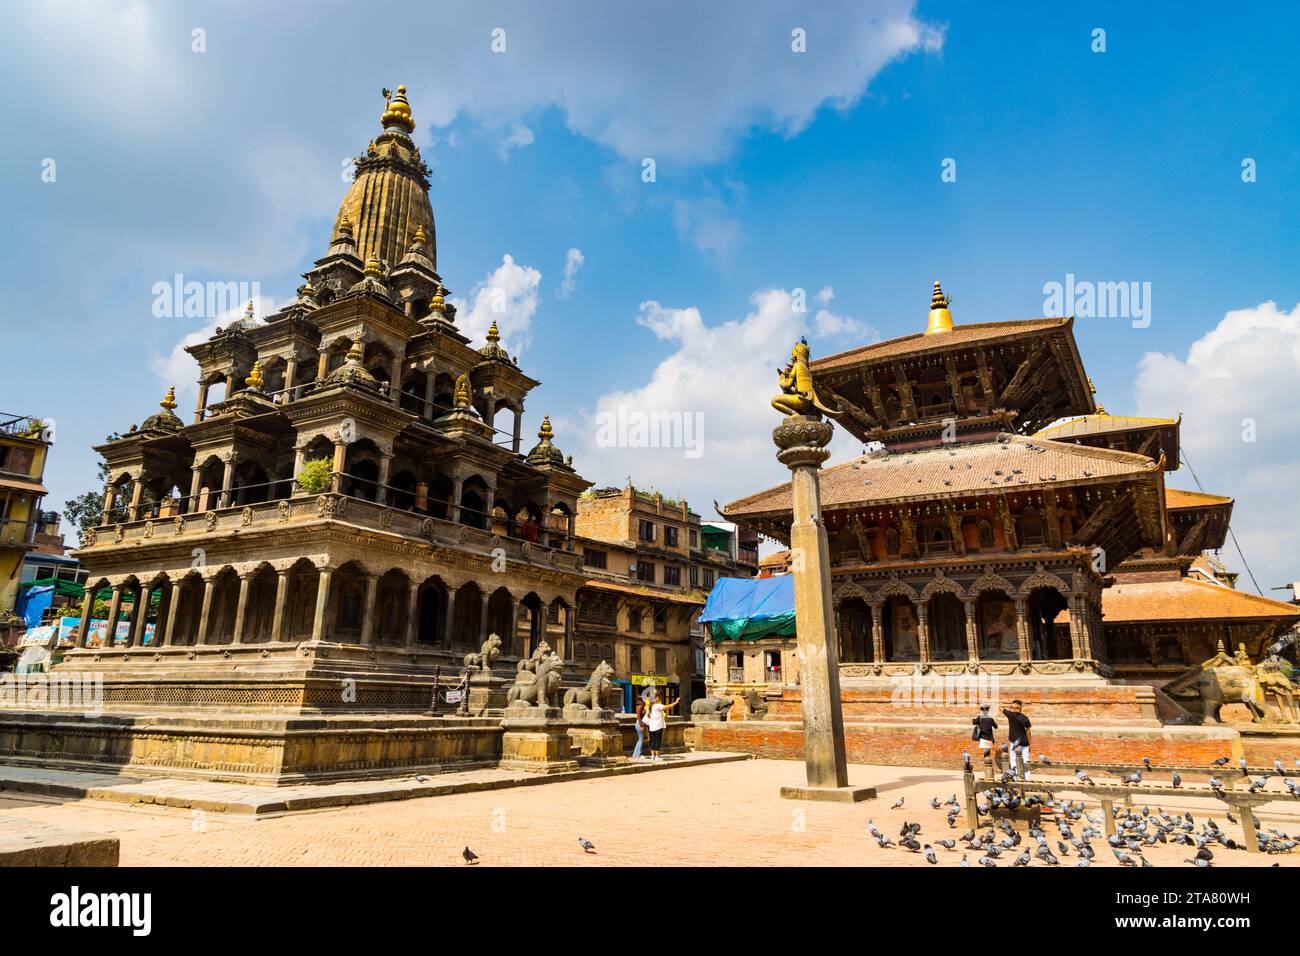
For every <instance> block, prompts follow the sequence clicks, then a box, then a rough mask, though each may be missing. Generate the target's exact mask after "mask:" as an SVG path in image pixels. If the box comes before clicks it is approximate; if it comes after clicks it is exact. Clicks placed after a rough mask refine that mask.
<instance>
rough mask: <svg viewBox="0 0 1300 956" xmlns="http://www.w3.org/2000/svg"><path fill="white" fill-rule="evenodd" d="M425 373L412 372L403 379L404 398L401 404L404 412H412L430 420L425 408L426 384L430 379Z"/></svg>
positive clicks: (402, 397)
mask: <svg viewBox="0 0 1300 956" xmlns="http://www.w3.org/2000/svg"><path fill="white" fill-rule="evenodd" d="M428 377H429V376H428V375H427V374H425V373H424V372H410V373H408V374H407V375H406V376H405V377H404V378H403V379H402V396H401V400H400V404H401V407H402V410H403V411H406V412H410V413H411V414H412V415H417V416H419V417H420V418H423V419H425V420H428V418H429V410H428V409H426V408H425V407H424V383H425V381H426V380H427V379H428Z"/></svg>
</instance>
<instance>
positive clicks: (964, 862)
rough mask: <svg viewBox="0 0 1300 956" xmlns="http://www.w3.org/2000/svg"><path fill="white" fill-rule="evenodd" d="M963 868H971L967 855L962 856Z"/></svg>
mask: <svg viewBox="0 0 1300 956" xmlns="http://www.w3.org/2000/svg"><path fill="white" fill-rule="evenodd" d="M960 865H961V866H970V860H968V859H966V854H965V853H963V854H962V855H961V864H960Z"/></svg>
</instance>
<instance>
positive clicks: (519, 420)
mask: <svg viewBox="0 0 1300 956" xmlns="http://www.w3.org/2000/svg"><path fill="white" fill-rule="evenodd" d="M523 426H524V410H523V408H516V409H515V428H514V434H513V435H512V437H511V439H510V448H511V450H512V451H513V452H514V453H515V454H516V455H517V454H519V433H520V432H521V431H522V430H523Z"/></svg>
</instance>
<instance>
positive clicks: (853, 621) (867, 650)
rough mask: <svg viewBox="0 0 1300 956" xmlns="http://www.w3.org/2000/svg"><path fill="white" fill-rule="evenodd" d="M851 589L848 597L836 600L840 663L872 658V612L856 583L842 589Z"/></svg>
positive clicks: (836, 628)
mask: <svg viewBox="0 0 1300 956" xmlns="http://www.w3.org/2000/svg"><path fill="white" fill-rule="evenodd" d="M843 590H844V591H846V592H848V591H852V592H853V593H851V594H850V595H849V596H848V597H842V598H840V599H839V600H838V601H837V602H836V608H835V624H836V627H835V630H836V634H837V635H838V638H839V651H840V661H841V663H858V662H863V661H869V660H871V659H872V645H871V624H872V612H871V607H870V605H868V604H867V600H866V596H865V593H864V592H863V591H862V589H861V588H859V587H857V586H856V585H850V586H849V587H847V588H844V589H843Z"/></svg>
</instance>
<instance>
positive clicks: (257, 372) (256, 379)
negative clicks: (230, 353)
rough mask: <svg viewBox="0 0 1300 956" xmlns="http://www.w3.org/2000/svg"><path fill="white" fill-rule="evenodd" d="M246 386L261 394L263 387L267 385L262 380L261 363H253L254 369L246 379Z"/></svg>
mask: <svg viewBox="0 0 1300 956" xmlns="http://www.w3.org/2000/svg"><path fill="white" fill-rule="evenodd" d="M244 384H245V385H247V386H248V387H249V388H251V389H254V390H255V391H259V392H260V391H261V390H262V386H263V385H265V384H266V380H265V379H264V378H262V363H261V361H255V362H253V368H252V370H251V371H250V372H249V373H248V377H247V378H246V379H244Z"/></svg>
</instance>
